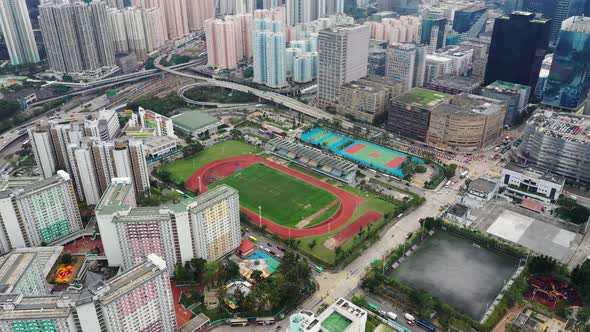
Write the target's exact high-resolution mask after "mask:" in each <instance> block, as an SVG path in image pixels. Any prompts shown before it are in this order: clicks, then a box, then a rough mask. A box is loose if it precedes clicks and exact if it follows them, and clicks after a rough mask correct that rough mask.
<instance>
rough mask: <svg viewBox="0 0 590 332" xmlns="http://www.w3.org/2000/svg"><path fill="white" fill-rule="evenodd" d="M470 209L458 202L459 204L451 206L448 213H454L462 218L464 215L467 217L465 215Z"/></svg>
mask: <svg viewBox="0 0 590 332" xmlns="http://www.w3.org/2000/svg"><path fill="white" fill-rule="evenodd" d="M468 211H469V208H468V207H467V206H465V205H462V204H458V203H457V204H455V205H453V206H451V207H450V208H449V210H448V211H447V213H449V214H452V215H454V216H457V217H460V218H463V217H465V215H466V214H467V212H468Z"/></svg>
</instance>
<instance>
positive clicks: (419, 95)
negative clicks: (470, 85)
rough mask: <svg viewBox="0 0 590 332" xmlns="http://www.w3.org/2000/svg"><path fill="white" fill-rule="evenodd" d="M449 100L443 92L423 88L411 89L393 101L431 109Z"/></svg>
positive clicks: (447, 95) (448, 96) (449, 96)
mask: <svg viewBox="0 0 590 332" xmlns="http://www.w3.org/2000/svg"><path fill="white" fill-rule="evenodd" d="M450 98H451V95H449V94H446V93H443V92H438V91H433V90H428V89H423V88H413V89H411V90H410V91H408V92H406V93H404V94H402V95H401V96H398V97H396V98H395V99H394V101H395V102H398V103H402V104H409V105H414V106H419V107H422V108H427V109H431V108H433V107H435V106H437V105H439V104H442V103H446V102H447V101H448V100H449V99H450Z"/></svg>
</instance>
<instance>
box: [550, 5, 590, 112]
mask: <svg viewBox="0 0 590 332" xmlns="http://www.w3.org/2000/svg"><path fill="white" fill-rule="evenodd" d="M589 71H590V18H587V17H584V16H573V17H570V18H568V19H567V20H565V21H563V23H562V25H561V31H560V32H559V41H558V43H557V47H556V48H555V52H554V54H553V62H552V63H551V69H550V71H549V77H548V78H547V83H546V84H545V92H544V94H543V103H544V104H547V105H551V106H556V107H560V108H565V109H568V110H576V109H577V108H578V107H579V106H580V105H581V104H582V103H583V102H584V101H585V100H586V98H587V97H588V91H589V89H590V75H589V74H588V73H589Z"/></svg>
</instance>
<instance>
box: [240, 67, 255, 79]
mask: <svg viewBox="0 0 590 332" xmlns="http://www.w3.org/2000/svg"><path fill="white" fill-rule="evenodd" d="M242 76H243V77H244V78H252V77H254V68H252V67H248V68H246V69H245V70H244V72H243V73H242Z"/></svg>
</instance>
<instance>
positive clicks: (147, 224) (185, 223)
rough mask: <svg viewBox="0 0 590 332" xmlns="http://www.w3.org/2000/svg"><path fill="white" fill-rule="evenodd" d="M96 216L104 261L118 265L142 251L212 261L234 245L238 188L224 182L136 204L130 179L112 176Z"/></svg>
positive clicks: (237, 237) (237, 236) (134, 259)
mask: <svg viewBox="0 0 590 332" xmlns="http://www.w3.org/2000/svg"><path fill="white" fill-rule="evenodd" d="M96 218H97V221H98V227H99V229H100V233H101V237H102V239H103V244H104V248H105V254H106V257H107V259H108V261H109V264H110V265H113V266H121V267H122V268H123V269H126V268H128V267H129V266H132V265H133V264H134V263H135V262H137V261H139V260H141V259H143V258H144V257H145V256H146V255H147V254H148V253H157V254H159V255H161V256H162V257H164V259H165V260H166V261H167V263H168V264H170V265H175V264H177V263H184V262H186V261H189V260H190V259H192V258H194V257H200V258H203V259H206V260H209V261H214V260H217V259H219V258H221V257H223V256H225V255H226V254H228V253H230V252H231V251H233V250H235V249H236V248H237V247H238V246H239V245H240V213H239V198H238V192H237V191H236V190H235V189H233V188H230V187H228V186H224V185H222V186H219V187H216V188H215V189H212V190H210V191H207V192H205V193H203V194H201V195H199V196H197V197H195V198H192V199H185V200H183V201H181V202H180V203H175V204H174V203H170V204H169V205H166V206H160V207H153V208H137V207H136V202H135V196H134V191H133V188H132V185H131V182H130V181H129V180H128V179H120V178H119V179H114V180H113V183H112V184H111V186H110V187H109V189H108V190H107V191H106V192H105V194H104V195H103V197H102V199H101V202H100V204H99V205H98V207H97V209H96ZM170 273H172V271H170Z"/></svg>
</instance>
